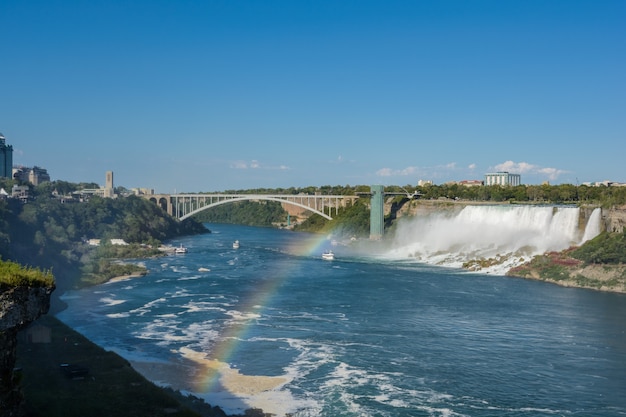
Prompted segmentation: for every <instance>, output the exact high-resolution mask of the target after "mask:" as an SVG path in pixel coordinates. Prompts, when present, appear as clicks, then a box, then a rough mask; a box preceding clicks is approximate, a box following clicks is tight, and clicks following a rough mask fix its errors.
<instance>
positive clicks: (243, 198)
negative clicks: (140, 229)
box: [179, 194, 333, 220]
mask: <svg viewBox="0 0 626 417" xmlns="http://www.w3.org/2000/svg"><path fill="white" fill-rule="evenodd" d="M257 200H265V201H276V202H279V203H285V204H291V205H293V206H297V207H301V208H303V209H305V210H308V211H310V212H313V213H315V214H319V215H320V216H322V217H324V218H325V219H328V220H332V219H333V218H332V217H330V216H329V215H328V214H326V213H324V212H321V211H319V210H317V209H314V208H312V207H310V206H307V205H306V204H302V203H298V202H296V201H290V200H287V199H285V198H280V197H271V196H263V195H258V194H255V195H249V196H246V195H241V196H237V197H232V198H229V199H225V200H220V201H216V202H214V203H209V204H207V205H205V206H202V207H199V208H197V209H195V210H193V211H191V212H189V213H185V214H184V215H182V216H181V217H179V220H185V219H186V218H189V217H191V216H193V215H195V214H198V213H200V212H201V211H204V210H208V209H210V208H212V207H216V206H220V205H222V204H228V203H236V202H239V201H257Z"/></svg>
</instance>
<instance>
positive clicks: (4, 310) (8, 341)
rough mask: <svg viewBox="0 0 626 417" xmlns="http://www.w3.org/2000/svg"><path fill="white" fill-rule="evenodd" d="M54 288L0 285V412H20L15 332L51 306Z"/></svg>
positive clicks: (2, 414)
mask: <svg viewBox="0 0 626 417" xmlns="http://www.w3.org/2000/svg"><path fill="white" fill-rule="evenodd" d="M53 290H54V288H46V287H41V288H31V287H11V288H8V289H0V291H1V292H0V416H1V417H8V416H19V415H20V412H19V406H20V401H21V398H22V396H21V393H20V391H19V386H18V385H17V381H16V378H15V376H14V372H13V369H14V367H15V359H16V347H17V332H18V331H19V330H20V329H22V328H23V327H25V326H27V325H28V324H29V323H31V322H33V321H35V320H36V319H37V318H38V317H39V316H41V315H42V314H45V313H47V312H48V309H49V308H50V294H51V293H52V291H53Z"/></svg>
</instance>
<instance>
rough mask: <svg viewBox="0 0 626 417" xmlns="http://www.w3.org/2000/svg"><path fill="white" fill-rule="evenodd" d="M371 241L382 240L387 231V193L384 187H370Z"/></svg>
mask: <svg viewBox="0 0 626 417" xmlns="http://www.w3.org/2000/svg"><path fill="white" fill-rule="evenodd" d="M370 193H371V196H372V198H371V200H370V239H372V240H378V239H382V237H383V232H384V231H385V210H384V203H385V191H384V187H383V186H382V185H372V186H370Z"/></svg>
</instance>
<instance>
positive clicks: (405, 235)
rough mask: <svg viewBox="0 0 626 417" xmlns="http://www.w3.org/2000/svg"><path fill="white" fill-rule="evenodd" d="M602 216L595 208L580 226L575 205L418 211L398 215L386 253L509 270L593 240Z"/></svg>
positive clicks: (450, 264)
mask: <svg viewBox="0 0 626 417" xmlns="http://www.w3.org/2000/svg"><path fill="white" fill-rule="evenodd" d="M600 215H601V211H600V209H595V210H594V211H593V213H592V215H591V216H590V217H589V220H588V222H587V224H586V225H584V227H582V228H581V227H579V223H580V222H579V216H580V209H579V208H577V207H533V206H466V207H465V208H463V209H462V210H461V211H457V212H441V211H439V212H434V213H430V214H427V215H416V216H414V217H406V218H402V219H400V221H399V223H398V228H397V229H396V233H395V236H394V238H393V240H392V243H391V245H392V246H391V249H390V250H389V252H388V253H387V254H386V256H388V257H392V258H395V259H407V258H410V259H415V260H417V261H419V262H424V263H428V264H435V265H441V266H448V267H457V268H458V267H461V266H463V264H464V263H465V262H468V261H473V260H481V259H482V260H491V262H489V264H490V266H488V267H483V268H482V269H480V272H484V273H485V272H486V273H493V274H505V273H506V272H507V271H508V270H509V269H510V268H512V267H514V266H516V265H520V264H521V263H524V262H526V261H528V260H530V259H531V258H532V257H533V256H535V255H539V254H542V253H545V252H549V251H560V250H564V249H567V248H568V247H570V246H578V245H581V244H582V243H583V242H585V241H587V240H589V239H592V238H594V237H595V236H597V235H598V234H599V233H600V229H601V228H600V220H601V218H600V217H601V216H600Z"/></svg>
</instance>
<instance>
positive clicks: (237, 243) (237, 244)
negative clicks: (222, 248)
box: [233, 240, 239, 249]
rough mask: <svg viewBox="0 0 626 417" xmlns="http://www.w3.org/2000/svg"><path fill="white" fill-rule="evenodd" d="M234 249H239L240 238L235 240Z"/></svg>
mask: <svg viewBox="0 0 626 417" xmlns="http://www.w3.org/2000/svg"><path fill="white" fill-rule="evenodd" d="M233 249H239V241H238V240H235V241H234V242H233Z"/></svg>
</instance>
